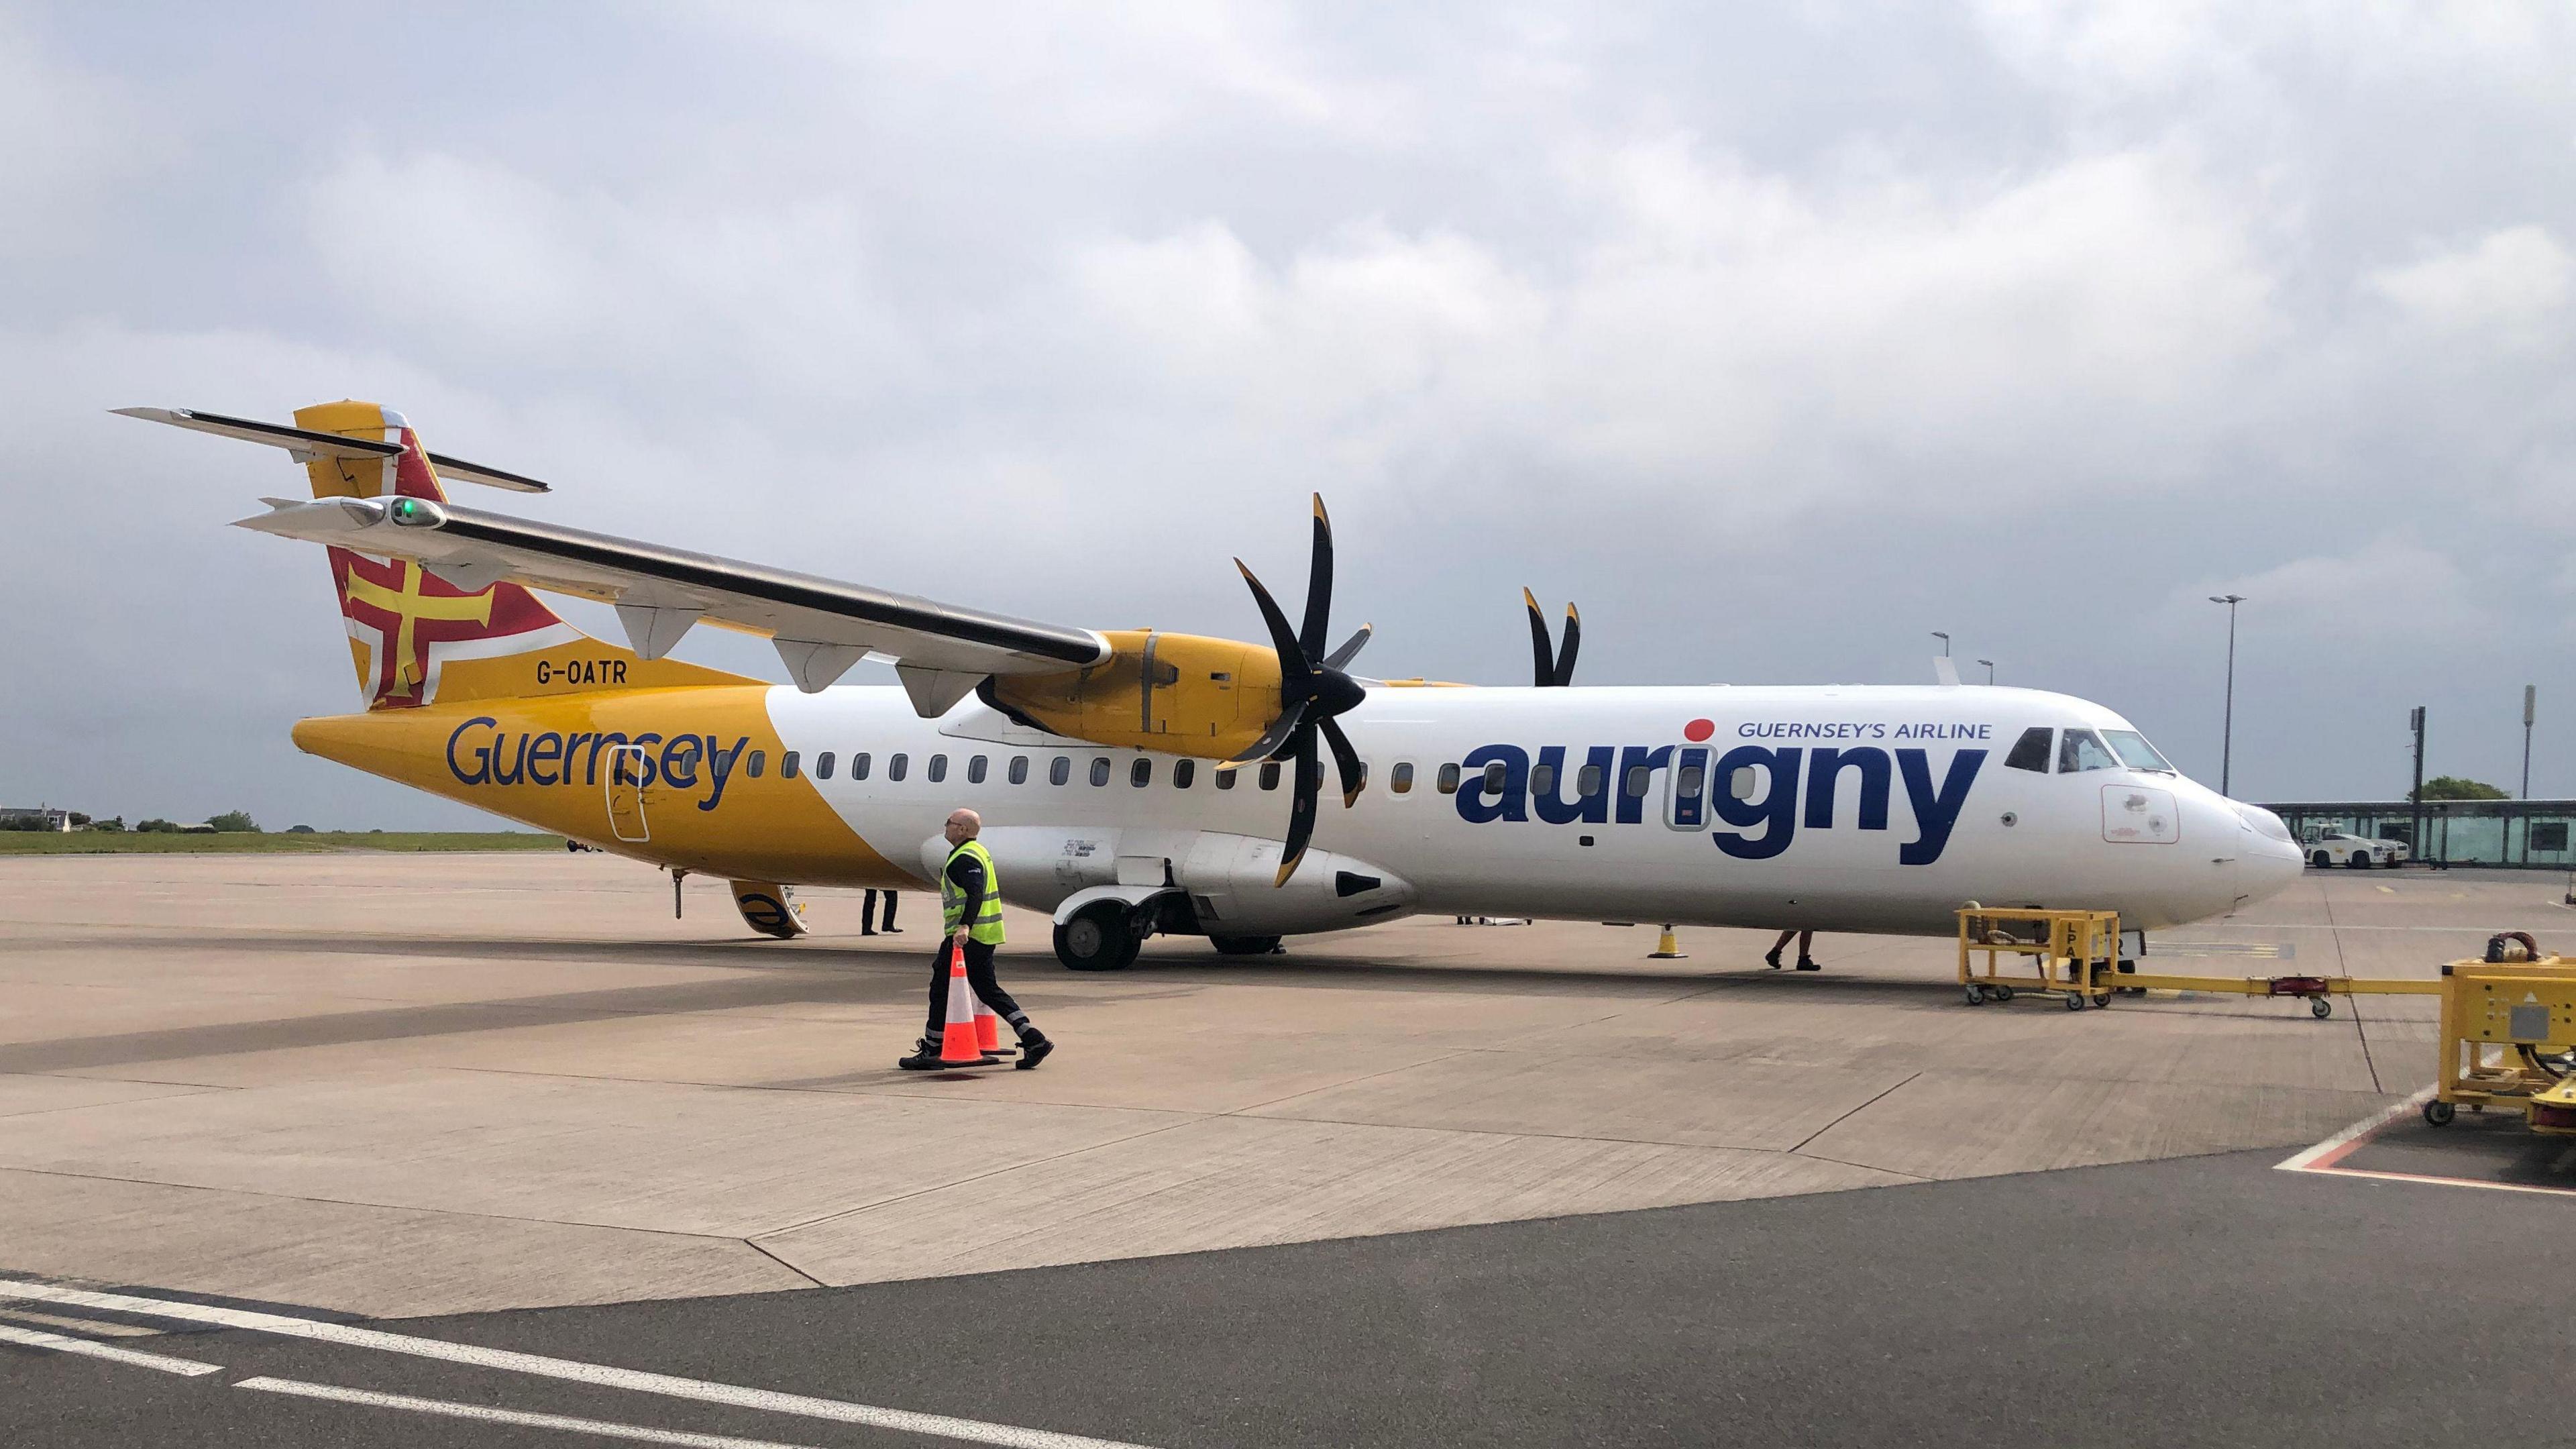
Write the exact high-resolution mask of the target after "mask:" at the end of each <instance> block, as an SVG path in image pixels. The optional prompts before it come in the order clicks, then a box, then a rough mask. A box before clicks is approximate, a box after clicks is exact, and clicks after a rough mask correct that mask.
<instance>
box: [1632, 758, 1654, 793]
mask: <svg viewBox="0 0 2576 1449" xmlns="http://www.w3.org/2000/svg"><path fill="white" fill-rule="evenodd" d="M1654 775H1655V772H1654V771H1653V770H1652V769H1651V768H1649V767H1647V766H1645V765H1630V766H1629V767H1628V792H1627V793H1628V798H1629V799H1631V800H1643V799H1645V798H1646V785H1647V782H1649V781H1651V780H1652V779H1653V778H1654Z"/></svg>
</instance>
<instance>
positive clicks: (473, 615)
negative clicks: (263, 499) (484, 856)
mask: <svg viewBox="0 0 2576 1449" xmlns="http://www.w3.org/2000/svg"><path fill="white" fill-rule="evenodd" d="M295 425H296V426H297V427H299V428H307V429H310V430H312V431H314V432H317V433H336V434H338V435H340V436H342V437H347V438H357V439H361V440H364V441H367V442H384V443H394V444H398V445H400V447H401V448H402V452H401V453H400V454H398V455H396V456H393V457H389V458H384V459H381V460H379V459H372V458H311V459H309V460H307V461H306V463H305V465H304V467H305V471H306V472H307V473H308V474H310V475H311V477H312V480H313V496H314V497H316V498H383V497H386V496H388V495H400V496H403V497H407V498H426V499H431V500H433V501H436V502H441V503H443V502H445V501H447V494H446V493H445V491H444V490H442V489H441V488H440V487H439V486H438V473H437V470H436V469H435V468H433V467H432V466H431V465H430V461H429V454H428V452H427V451H426V450H425V449H423V448H422V446H421V442H420V437H419V435H418V434H417V433H415V432H413V431H412V428H411V424H409V423H407V422H405V421H404V420H403V416H402V414H400V413H398V412H395V411H394V410H393V409H391V408H386V407H379V406H378V405H376V404H375V403H365V402H333V403H321V404H318V405H316V406H313V407H309V408H299V409H297V411H296V414H295ZM330 555H331V583H332V586H333V587H334V588H336V589H337V590H338V591H339V594H340V617H341V618H342V619H343V620H345V621H346V622H347V624H348V629H349V658H350V661H351V662H352V663H353V664H355V665H356V666H357V671H358V688H359V689H360V690H361V691H363V692H364V693H365V694H366V697H367V707H368V708H369V709H412V708H417V707H418V706H420V705H423V704H427V703H429V702H430V701H431V700H432V699H435V698H436V697H437V696H438V692H439V684H440V680H441V676H442V675H443V674H444V673H445V669H446V666H447V665H448V664H450V663H453V662H457V661H461V660H469V659H493V658H498V657H502V656H506V655H516V654H525V653H530V652H533V651H536V650H542V649H550V648H553V647H555V646H557V645H562V644H569V643H572V642H575V641H577V640H581V639H583V638H585V636H584V635H582V634H581V633H580V632H579V631H577V630H575V629H574V628H573V627H572V626H571V625H569V624H567V623H565V622H564V621H563V619H562V618H561V617H560V616H558V615H557V614H556V613H555V611H554V610H552V609H550V608H547V607H546V606H545V605H544V604H543V603H541V602H539V600H538V599H537V596H536V595H534V594H531V593H529V592H528V591H527V590H526V589H524V588H521V587H520V586H518V585H517V584H513V583H496V584H493V585H491V586H490V587H488V588H484V589H481V590H477V591H473V592H468V591H467V590H464V589H460V588H458V587H456V586H455V585H453V584H450V583H448V582H447V581H446V580H444V579H442V578H440V577H438V576H437V575H436V574H434V573H431V572H430V571H428V570H427V569H424V568H422V567H421V566H420V565H419V564H418V563H417V562H415V561H413V560H410V559H394V558H380V557H377V556H375V555H372V554H363V553H357V552H354V551H352V550H349V549H345V548H337V547H335V548H332V549H331V550H330Z"/></svg>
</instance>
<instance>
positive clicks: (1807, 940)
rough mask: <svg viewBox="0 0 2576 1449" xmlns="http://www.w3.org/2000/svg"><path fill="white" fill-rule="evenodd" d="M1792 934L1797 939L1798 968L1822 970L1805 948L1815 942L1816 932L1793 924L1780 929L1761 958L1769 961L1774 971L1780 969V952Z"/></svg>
mask: <svg viewBox="0 0 2576 1449" xmlns="http://www.w3.org/2000/svg"><path fill="white" fill-rule="evenodd" d="M1792 936H1795V937H1796V938H1797V939H1798V969H1799V970H1801V971H1822V970H1824V969H1825V968H1824V967H1822V966H1819V965H1817V964H1816V958H1815V957H1813V956H1810V955H1808V954H1807V948H1808V947H1809V946H1812V945H1814V944H1815V941H1816V933H1815V932H1813V931H1801V930H1799V929H1798V928H1797V927H1795V926H1791V927H1790V928H1789V929H1787V930H1785V931H1782V932H1781V933H1780V939H1779V940H1777V941H1774V942H1772V943H1771V949H1770V950H1769V951H1768V952H1765V953H1764V954H1763V957H1762V959H1763V960H1765V961H1768V962H1770V963H1771V969H1772V970H1774V971H1777V970H1779V969H1780V953H1781V952H1782V951H1784V950H1787V949H1788V946H1789V938H1790V937H1792Z"/></svg>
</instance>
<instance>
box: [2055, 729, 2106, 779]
mask: <svg viewBox="0 0 2576 1449" xmlns="http://www.w3.org/2000/svg"><path fill="white" fill-rule="evenodd" d="M2119 764H2120V761H2119V757H2117V756H2115V755H2113V754H2112V753H2111V747H2110V746H2109V745H2106V744H2104V743H2102V739H2101V736H2099V735H2096V734H2095V733H2093V732H2092V731H2091V730H2068V731H2067V732H2066V733H2065V734H2064V735H2061V736H2059V738H2058V741H2057V773H2059V774H2061V775H2072V774H2074V773H2076V772H2077V771H2080V770H2110V769H2116V768H2118V767H2119Z"/></svg>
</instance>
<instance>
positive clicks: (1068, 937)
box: [1055, 901, 1144, 971]
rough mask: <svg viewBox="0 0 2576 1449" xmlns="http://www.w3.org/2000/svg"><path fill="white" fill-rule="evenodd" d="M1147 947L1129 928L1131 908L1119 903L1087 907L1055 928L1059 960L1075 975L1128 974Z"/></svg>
mask: <svg viewBox="0 0 2576 1449" xmlns="http://www.w3.org/2000/svg"><path fill="white" fill-rule="evenodd" d="M1143 944H1144V943H1143V942H1141V941H1139V940H1137V939H1136V933H1135V931H1133V930H1132V929H1130V928H1129V925H1128V920H1127V908H1126V907H1125V906H1123V905H1120V904H1119V903H1118V902H1116V901H1100V902H1096V903H1094V904H1092V905H1089V906H1085V907H1083V909H1082V910H1081V911H1079V912H1077V913H1076V914H1075V916H1074V918H1073V919H1072V920H1070V921H1067V922H1065V923H1064V924H1063V925H1061V926H1058V927H1056V928H1055V959H1057V960H1058V961H1061V962H1063V963H1064V964H1065V967H1066V968H1067V969H1068V970H1073V971H1124V970H1126V969H1127V967H1128V966H1130V965H1132V964H1134V962H1135V960H1136V951H1137V948H1138V947H1140V946H1142V945H1143Z"/></svg>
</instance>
